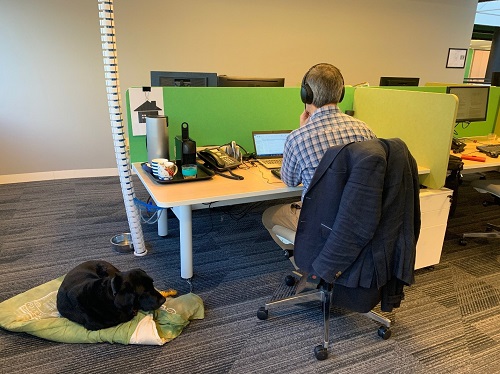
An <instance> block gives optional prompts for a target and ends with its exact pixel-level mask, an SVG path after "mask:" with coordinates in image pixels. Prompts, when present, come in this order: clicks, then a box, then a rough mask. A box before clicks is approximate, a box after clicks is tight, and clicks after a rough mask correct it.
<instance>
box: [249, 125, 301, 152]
mask: <svg viewBox="0 0 500 374" xmlns="http://www.w3.org/2000/svg"><path fill="white" fill-rule="evenodd" d="M291 131H292V130H275V131H252V137H253V145H254V148H255V157H257V158H259V157H260V158H262V157H264V158H267V157H282V156H283V149H284V148H285V140H286V138H287V136H288V134H290V132H291Z"/></svg>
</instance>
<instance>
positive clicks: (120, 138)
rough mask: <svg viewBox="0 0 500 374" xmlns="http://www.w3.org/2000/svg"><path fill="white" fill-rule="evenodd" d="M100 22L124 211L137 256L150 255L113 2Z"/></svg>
mask: <svg viewBox="0 0 500 374" xmlns="http://www.w3.org/2000/svg"><path fill="white" fill-rule="evenodd" d="M98 5H99V23H100V26H101V42H102V55H103V58H104V75H105V78H106V91H107V93H108V108H109V119H110V121H111V131H112V135H113V143H114V147H115V156H116V164H117V166H118V173H119V176H120V185H121V188H122V194H123V200H124V202H125V210H126V212H127V219H128V224H129V227H130V233H131V234H132V243H133V244H134V254H135V255H136V256H144V255H145V254H146V253H147V250H146V246H145V244H144V236H143V233H142V226H141V216H140V213H139V209H138V208H137V206H136V205H135V204H134V197H135V192H134V185H133V183H132V172H131V170H130V161H129V154H128V150H127V143H126V139H125V128H124V127H123V117H122V109H121V98H120V83H119V80H118V59H117V53H116V38H115V22H114V14H113V1H112V0H106V1H104V0H98Z"/></svg>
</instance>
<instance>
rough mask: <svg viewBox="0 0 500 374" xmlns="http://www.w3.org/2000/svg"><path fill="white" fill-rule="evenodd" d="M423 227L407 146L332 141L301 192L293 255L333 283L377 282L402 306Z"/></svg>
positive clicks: (415, 176) (301, 264) (387, 142)
mask: <svg viewBox="0 0 500 374" xmlns="http://www.w3.org/2000/svg"><path fill="white" fill-rule="evenodd" d="M419 233H420V203H419V181H418V168H417V164H416V162H415V159H414V158H413V156H412V155H411V154H410V152H409V150H408V148H407V147H406V144H405V143H404V142H403V141H402V140H400V139H373V140H368V141H364V142H357V143H350V144H346V145H340V146H335V147H332V148H330V149H329V150H328V151H327V152H326V153H325V155H324V157H323V158H322V160H321V162H320V164H319V166H318V168H317V169H316V172H315V175H314V178H313V180H312V181H311V184H310V186H309V189H308V191H307V192H306V194H305V196H304V200H303V206H302V210H301V213H300V218H299V224H298V227H297V234H296V238H295V246H294V256H295V261H296V263H297V265H298V267H299V268H300V269H301V270H303V271H306V272H309V273H314V274H317V275H319V276H320V277H321V278H322V279H324V280H326V281H327V282H330V283H334V284H340V285H343V286H346V287H353V288H354V287H366V288H370V287H374V286H376V287H377V288H379V289H381V290H382V295H384V287H385V288H387V289H386V290H385V292H386V295H385V296H386V297H387V292H388V293H389V296H390V297H392V299H390V300H391V301H390V303H392V304H393V305H394V306H396V307H397V306H399V302H398V301H400V299H401V298H402V297H403V293H402V285H403V284H405V285H409V284H411V283H413V282H414V266H415V254H416V242H417V240H418V236H419ZM382 298H384V296H382ZM383 302H384V300H382V305H383V304H384V303H383ZM386 309H388V310H391V308H390V307H389V308H386ZM383 310H384V309H383Z"/></svg>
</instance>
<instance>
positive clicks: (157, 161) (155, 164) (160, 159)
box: [151, 158, 168, 178]
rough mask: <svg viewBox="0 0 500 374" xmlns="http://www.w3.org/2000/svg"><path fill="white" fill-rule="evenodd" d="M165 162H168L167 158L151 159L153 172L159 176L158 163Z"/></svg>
mask: <svg viewBox="0 0 500 374" xmlns="http://www.w3.org/2000/svg"><path fill="white" fill-rule="evenodd" d="M163 162H168V159H166V158H153V159H152V160H151V171H152V172H153V175H154V176H155V177H156V178H158V165H159V164H160V163H163Z"/></svg>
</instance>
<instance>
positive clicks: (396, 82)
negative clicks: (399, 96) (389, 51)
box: [379, 77, 420, 86]
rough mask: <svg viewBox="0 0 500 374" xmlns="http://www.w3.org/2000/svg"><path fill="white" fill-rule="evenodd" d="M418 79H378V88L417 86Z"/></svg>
mask: <svg viewBox="0 0 500 374" xmlns="http://www.w3.org/2000/svg"><path fill="white" fill-rule="evenodd" d="M419 82H420V78H409V77H380V84H379V86H418V83H419Z"/></svg>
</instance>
